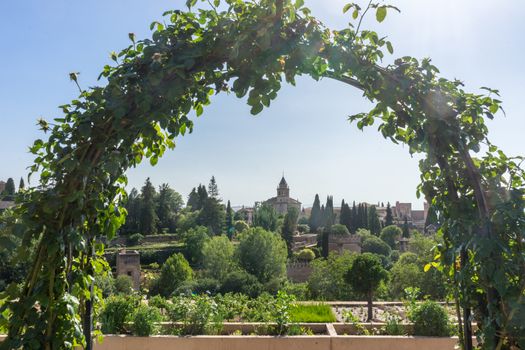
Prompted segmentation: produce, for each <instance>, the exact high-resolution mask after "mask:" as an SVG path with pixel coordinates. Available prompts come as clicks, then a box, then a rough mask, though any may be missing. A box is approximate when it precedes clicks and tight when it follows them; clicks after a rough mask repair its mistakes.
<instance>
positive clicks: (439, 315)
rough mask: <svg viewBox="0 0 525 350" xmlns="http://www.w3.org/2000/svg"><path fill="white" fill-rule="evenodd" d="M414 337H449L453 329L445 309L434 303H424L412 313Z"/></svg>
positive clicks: (428, 301)
mask: <svg viewBox="0 0 525 350" xmlns="http://www.w3.org/2000/svg"><path fill="white" fill-rule="evenodd" d="M410 320H411V321H412V322H414V335H422V336H431V337H448V336H450V334H451V327H450V323H449V320H448V316H447V312H446V311H445V309H444V308H443V307H442V306H441V305H439V304H438V303H436V302H434V301H430V300H427V301H424V302H423V303H421V304H419V305H417V306H415V308H414V310H412V311H411V312H410Z"/></svg>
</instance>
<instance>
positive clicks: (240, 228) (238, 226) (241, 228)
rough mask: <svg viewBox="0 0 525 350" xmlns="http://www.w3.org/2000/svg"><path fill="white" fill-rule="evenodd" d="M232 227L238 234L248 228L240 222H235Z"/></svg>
mask: <svg viewBox="0 0 525 350" xmlns="http://www.w3.org/2000/svg"><path fill="white" fill-rule="evenodd" d="M233 227H234V228H235V231H236V232H238V233H241V232H243V231H244V230H247V229H249V228H250V226H248V224H247V223H246V222H245V221H242V220H238V221H235V224H233Z"/></svg>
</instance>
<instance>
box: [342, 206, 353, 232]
mask: <svg viewBox="0 0 525 350" xmlns="http://www.w3.org/2000/svg"><path fill="white" fill-rule="evenodd" d="M339 223H340V224H341V225H345V226H346V228H347V229H348V231H350V232H352V229H353V227H352V226H353V225H352V210H351V209H350V206H348V203H345V201H344V200H343V202H342V203H341V216H340V217H339Z"/></svg>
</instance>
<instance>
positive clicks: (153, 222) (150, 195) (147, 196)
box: [139, 177, 158, 235]
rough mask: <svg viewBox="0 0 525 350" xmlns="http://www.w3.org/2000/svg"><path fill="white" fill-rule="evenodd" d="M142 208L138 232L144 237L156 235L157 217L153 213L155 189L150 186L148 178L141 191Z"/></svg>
mask: <svg viewBox="0 0 525 350" xmlns="http://www.w3.org/2000/svg"><path fill="white" fill-rule="evenodd" d="M141 197H142V206H141V213H140V227H139V228H140V231H141V233H142V234H144V235H151V234H155V233H157V221H158V217H157V214H156V212H155V187H153V185H152V184H151V181H150V179H149V177H148V178H147V179H146V183H145V184H144V186H143V187H142V191H141Z"/></svg>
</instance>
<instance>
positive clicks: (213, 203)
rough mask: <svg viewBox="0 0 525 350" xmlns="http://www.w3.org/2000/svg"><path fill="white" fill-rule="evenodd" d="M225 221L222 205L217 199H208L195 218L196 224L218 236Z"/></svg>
mask: <svg viewBox="0 0 525 350" xmlns="http://www.w3.org/2000/svg"><path fill="white" fill-rule="evenodd" d="M225 219H226V211H225V209H224V205H223V204H222V203H221V202H220V200H219V199H217V198H213V197H208V198H206V199H205V202H204V205H203V206H202V209H201V211H200V213H199V215H198V216H197V223H198V224H199V225H202V226H205V227H207V228H208V229H209V231H210V233H211V234H213V235H220V234H221V233H222V232H223V226H224V223H225Z"/></svg>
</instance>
